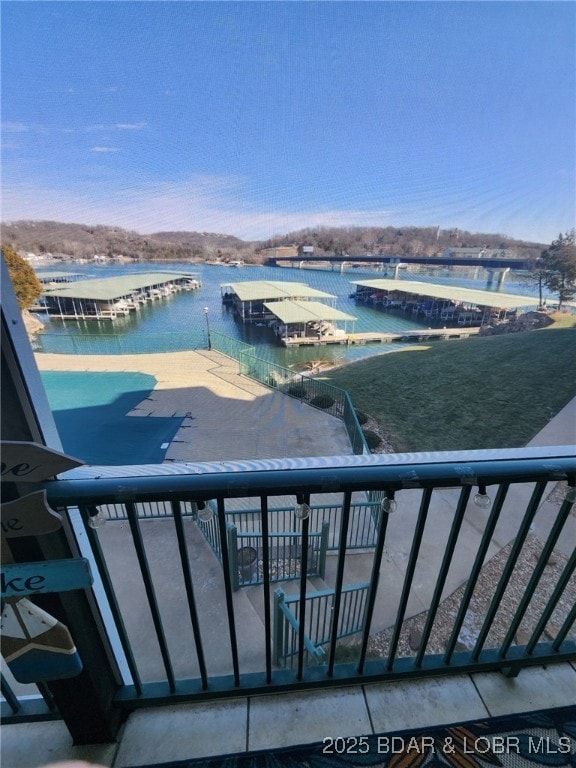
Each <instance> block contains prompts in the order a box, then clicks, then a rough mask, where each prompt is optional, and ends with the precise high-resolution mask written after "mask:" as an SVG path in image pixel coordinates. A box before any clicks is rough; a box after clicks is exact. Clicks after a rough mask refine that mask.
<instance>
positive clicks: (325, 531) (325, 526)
mask: <svg viewBox="0 0 576 768" xmlns="http://www.w3.org/2000/svg"><path fill="white" fill-rule="evenodd" d="M329 535H330V523H329V522H328V521H327V520H324V522H323V523H322V531H321V536H320V552H319V553H318V575H319V576H320V578H321V579H323V578H324V576H325V574H326V553H327V552H328V536H329Z"/></svg>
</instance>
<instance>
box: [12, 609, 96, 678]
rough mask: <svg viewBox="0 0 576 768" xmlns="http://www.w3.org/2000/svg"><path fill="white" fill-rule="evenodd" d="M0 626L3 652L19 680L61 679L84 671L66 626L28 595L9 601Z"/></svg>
mask: <svg viewBox="0 0 576 768" xmlns="http://www.w3.org/2000/svg"><path fill="white" fill-rule="evenodd" d="M0 627H1V630H2V637H1V638H0V644H1V648H2V656H4V660H5V661H6V663H7V664H8V666H9V668H10V671H11V672H12V674H13V675H14V678H15V679H16V680H18V682H20V683H39V682H41V681H43V680H60V679H62V678H66V677H75V676H76V675H78V674H80V672H81V671H82V660H81V659H80V656H79V654H78V651H77V650H76V647H75V645H74V641H73V640H72V637H71V636H70V632H69V631H68V629H67V627H65V626H64V624H62V623H61V622H59V621H58V620H57V619H55V618H54V617H53V616H50V614H49V613H46V611H43V610H42V609H41V608H38V606H37V605H34V603H31V602H30V600H28V599H27V598H22V599H21V600H17V601H15V602H12V601H7V602H6V605H5V606H4V610H3V611H2V619H1V622H0Z"/></svg>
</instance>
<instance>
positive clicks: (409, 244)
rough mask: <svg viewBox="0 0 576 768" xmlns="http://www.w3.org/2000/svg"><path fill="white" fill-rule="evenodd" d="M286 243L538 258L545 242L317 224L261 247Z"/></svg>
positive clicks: (335, 249) (325, 249)
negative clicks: (504, 253) (487, 251)
mask: <svg viewBox="0 0 576 768" xmlns="http://www.w3.org/2000/svg"><path fill="white" fill-rule="evenodd" d="M288 243H295V244H297V245H302V246H306V245H309V246H312V247H313V248H314V253H315V254H316V255H321V254H323V253H326V254H328V253H346V254H350V255H351V256H360V255H362V254H373V255H378V254H395V255H396V254H397V255H398V256H402V255H408V254H411V255H415V256H416V255H423V256H433V255H434V254H436V253H438V252H439V251H443V250H444V249H445V248H475V247H481V248H489V249H498V250H507V251H509V252H511V253H510V255H515V256H517V257H518V258H529V259H537V258H539V256H540V253H541V251H542V248H543V247H544V245H543V244H542V243H532V242H528V241H524V240H514V239H512V238H509V237H506V236H505V235H498V234H496V235H494V234H486V233H472V232H465V231H462V230H459V229H440V228H438V227H316V228H310V229H302V230H299V231H297V232H290V233H288V234H286V235H282V236H277V237H273V238H270V239H269V240H267V241H266V242H265V243H263V244H262V246H261V247H262V248H274V247H278V246H280V245H286V244H288Z"/></svg>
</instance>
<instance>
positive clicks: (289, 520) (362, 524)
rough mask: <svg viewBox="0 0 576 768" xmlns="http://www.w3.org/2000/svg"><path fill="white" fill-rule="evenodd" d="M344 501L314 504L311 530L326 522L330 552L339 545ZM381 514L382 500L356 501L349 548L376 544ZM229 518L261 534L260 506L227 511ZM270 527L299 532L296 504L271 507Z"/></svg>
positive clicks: (241, 527) (244, 529) (246, 530)
mask: <svg viewBox="0 0 576 768" xmlns="http://www.w3.org/2000/svg"><path fill="white" fill-rule="evenodd" d="M341 514H342V505H341V504H311V505H310V517H309V526H310V530H313V531H319V530H320V529H321V528H322V526H323V525H324V524H326V525H327V526H328V541H327V547H328V550H329V551H334V550H337V549H338V547H339V546H340V519H341ZM379 514H380V502H379V501H376V502H356V503H353V504H351V505H350V522H349V524H348V532H347V536H346V547H347V548H348V549H369V548H371V547H374V546H375V545H376V541H377V538H378V526H377V520H378V517H379ZM226 519H227V520H228V521H229V522H231V523H234V525H236V526H237V528H238V530H239V531H241V532H242V533H243V534H249V533H257V534H260V533H261V515H260V510H259V509H238V510H229V511H228V510H227V512H226ZM268 526H269V528H270V530H273V531H297V532H299V531H300V530H301V528H302V522H301V521H300V520H299V519H298V518H297V517H296V516H295V515H294V507H293V506H285V507H272V508H270V509H269V510H268Z"/></svg>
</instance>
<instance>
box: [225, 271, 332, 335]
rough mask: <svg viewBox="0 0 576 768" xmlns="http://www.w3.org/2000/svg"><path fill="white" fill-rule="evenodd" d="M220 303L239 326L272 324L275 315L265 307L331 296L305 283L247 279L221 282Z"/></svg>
mask: <svg viewBox="0 0 576 768" xmlns="http://www.w3.org/2000/svg"><path fill="white" fill-rule="evenodd" d="M221 291H222V302H223V304H225V305H227V306H230V307H232V309H233V311H234V314H235V315H236V316H237V317H239V318H240V319H241V320H242V322H243V323H246V322H249V323H262V324H268V323H272V322H275V320H276V316H275V314H274V313H273V312H272V311H271V310H270V308H269V307H268V306H267V305H269V304H273V303H276V302H281V301H287V300H292V301H301V302H308V301H309V300H314V299H331V300H332V303H333V302H334V301H335V299H336V296H334V295H333V294H331V293H325V292H324V291H319V290H317V289H316V288H310V286H309V285H306V283H293V282H282V281H280V282H276V281H268V280H250V281H247V282H243V283H223V284H222V285H221Z"/></svg>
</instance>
